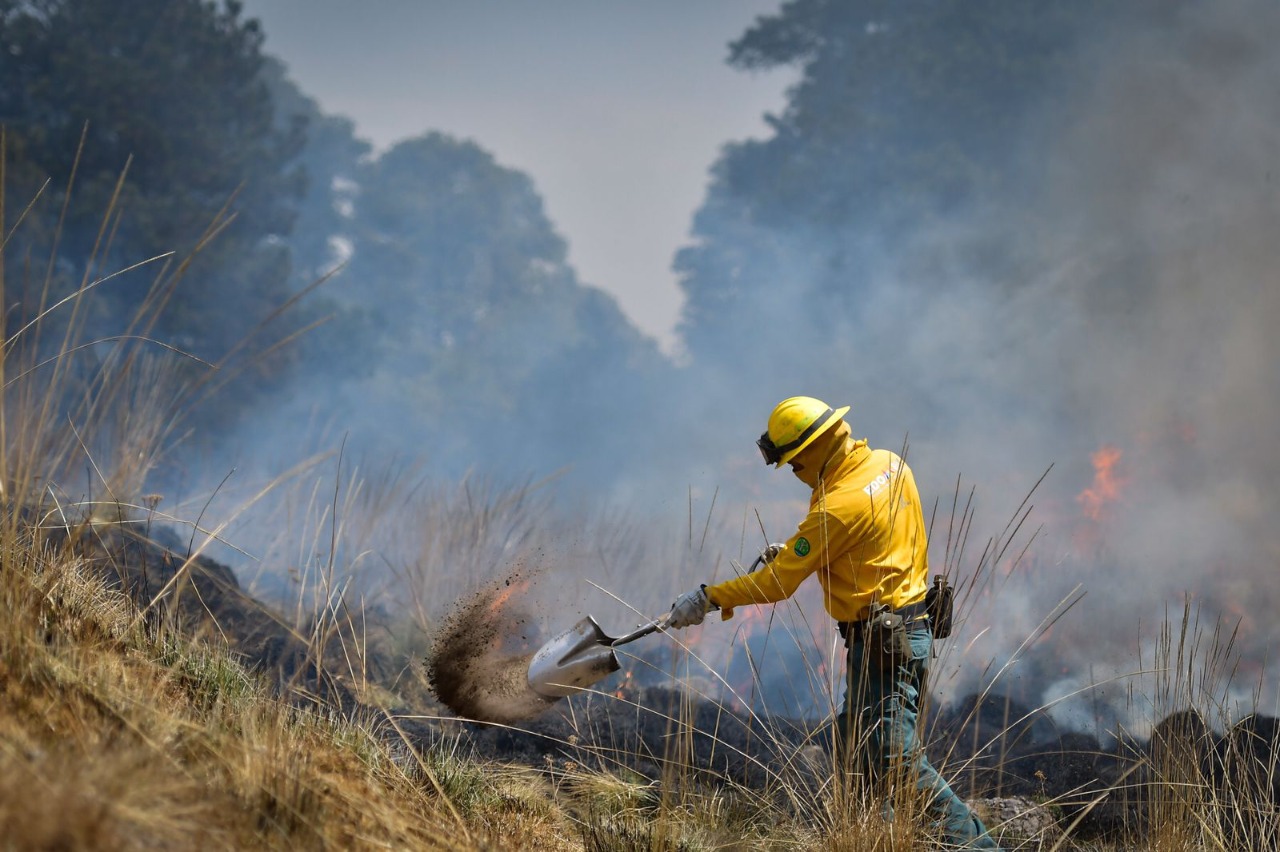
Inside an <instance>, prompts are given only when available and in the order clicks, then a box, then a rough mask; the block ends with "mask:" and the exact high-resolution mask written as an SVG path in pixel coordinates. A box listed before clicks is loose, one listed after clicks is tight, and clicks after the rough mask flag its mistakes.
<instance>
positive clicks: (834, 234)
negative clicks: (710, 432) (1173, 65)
mask: <svg viewBox="0 0 1280 852" xmlns="http://www.w3.org/2000/svg"><path fill="white" fill-rule="evenodd" d="M1121 14H1123V13H1122V12H1118V11H1111V10H1107V9H1104V8H1103V6H1101V5H1099V4H1097V3H1092V2H1083V3H1082V2H1051V3H1037V4H1035V5H1034V6H1032V5H1013V6H1011V5H1009V4H1002V3H998V2H993V1H988V0H982V2H972V3H932V2H913V1H909V2H881V0H862V2H857V3H837V2H831V0H792V2H790V3H787V4H785V5H784V6H783V7H782V9H781V10H780V11H779V12H778V13H777V14H776V15H772V16H765V17H762V18H760V19H758V20H757V21H756V23H755V24H754V25H753V26H752V27H751V28H750V29H749V30H748V31H747V32H746V33H745V34H743V35H742V37H741V38H739V39H738V40H737V41H735V42H733V44H732V45H730V49H729V61H730V63H731V64H733V65H734V66H736V67H738V68H741V69H744V70H752V71H755V70H761V69H771V68H776V67H780V66H788V65H794V66H798V67H799V68H800V74H801V76H800V80H799V82H798V83H797V84H796V85H795V86H794V87H793V88H792V89H791V91H790V93H789V96H788V101H787V106H786V109H785V110H784V111H783V113H782V114H781V115H780V116H774V117H770V119H769V120H770V125H771V127H772V129H773V134H772V135H771V136H770V137H769V138H768V139H767V140H764V141H748V142H744V143H739V144H735V145H730V146H728V147H727V148H726V149H725V152H724V154H723V155H722V156H721V158H720V160H719V161H718V162H717V163H716V165H715V167H714V169H713V173H712V178H713V179H712V185H711V188H710V191H709V193H708V196H707V200H706V202H705V203H704V206H703V208H702V209H701V210H700V211H699V213H698V214H697V216H696V219H695V224H694V244H693V245H692V246H690V247H688V248H687V249H685V250H683V251H682V252H681V253H680V255H679V256H678V258H677V261H676V268H677V271H678V272H679V273H680V275H681V277H682V286H683V288H684V291H685V293H686V296H687V303H686V308H685V311H684V316H683V318H682V326H681V328H682V332H683V334H684V336H685V339H686V342H687V344H688V346H689V348H690V350H691V351H692V352H693V353H694V354H695V356H696V357H698V358H701V359H708V360H715V359H718V358H720V357H723V355H724V354H725V353H732V352H734V346H733V340H732V338H733V337H734V335H737V334H740V329H741V328H743V327H744V326H748V325H750V324H752V323H758V318H759V316H761V315H766V316H777V315H780V314H783V313H785V312H786V310H787V308H788V306H801V305H821V306H822V307H821V310H818V311H815V312H813V313H812V315H807V316H805V317H804V321H805V323H806V326H805V327H806V330H807V331H809V332H811V333H813V334H816V335H817V336H819V337H821V336H823V335H830V334H833V333H836V332H837V330H838V329H840V327H841V325H842V324H843V323H844V321H845V320H847V319H848V318H850V317H852V316H855V315H856V313H857V310H858V308H857V306H858V305H859V303H860V300H861V298H862V297H863V296H864V295H865V292H866V283H865V276H866V274H867V269H868V268H869V266H870V264H869V263H868V258H869V257H871V256H875V255H878V254H879V253H881V251H882V249H881V248H880V246H881V245H882V244H883V243H886V242H889V243H892V242H895V241H898V240H900V239H901V237H902V236H903V235H904V234H906V233H909V232H911V231H913V230H916V229H919V228H922V227H924V226H927V225H929V224H931V223H936V222H940V221H945V220H946V219H947V218H948V217H952V216H954V215H955V213H956V211H958V210H962V209H965V208H966V207H968V206H971V205H974V204H976V203H978V202H979V201H981V200H982V199H983V198H986V197H991V196H994V195H998V194H1000V193H1007V192H1010V191H1016V189H1017V176H1018V175H1020V174H1021V173H1022V172H1021V170H1020V166H1021V162H1020V161H1019V159H1018V157H1017V156H1016V155H1017V153H1018V152H1019V151H1021V150H1025V149H1024V148H1023V147H1022V146H1024V145H1025V142H1026V136H1025V133H1024V132H1023V131H1024V129H1025V126H1026V124H1027V118H1028V115H1029V113H1031V112H1033V111H1036V110H1041V109H1044V108H1046V105H1048V104H1051V103H1052V102H1053V99H1054V97H1055V93H1056V92H1057V90H1058V87H1059V85H1060V84H1061V77H1062V72H1063V69H1064V68H1065V67H1067V65H1068V63H1070V62H1072V61H1074V60H1075V58H1076V53H1075V49H1076V46H1077V41H1078V38H1079V36H1080V34H1081V33H1082V32H1087V31H1091V30H1096V29H1097V28H1098V27H1101V26H1103V25H1104V23H1105V22H1106V21H1107V19H1108V16H1110V17H1112V18H1114V17H1116V16H1118V15H1121ZM784 282H785V286H784ZM845 330H847V325H846V326H845ZM730 357H731V358H736V357H737V356H736V354H733V355H731V356H730Z"/></svg>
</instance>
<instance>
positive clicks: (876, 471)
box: [707, 439, 929, 621]
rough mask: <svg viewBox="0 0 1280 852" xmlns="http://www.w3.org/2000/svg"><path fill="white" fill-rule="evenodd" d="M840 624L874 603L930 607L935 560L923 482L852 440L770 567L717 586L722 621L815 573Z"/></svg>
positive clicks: (780, 596)
mask: <svg viewBox="0 0 1280 852" xmlns="http://www.w3.org/2000/svg"><path fill="white" fill-rule="evenodd" d="M815 572H816V573H817V575H818V582H820V583H821V584H822V591H823V603H824V605H825V606H826V609H827V612H829V613H830V614H831V616H832V617H833V618H835V619H836V620H837V621H860V620H862V619H865V618H866V617H867V616H868V615H869V608H870V605H871V603H872V602H873V601H879V602H880V603H883V604H885V605H887V606H889V607H890V608H892V609H898V608H899V607H903V606H907V605H909V604H913V603H916V602H917V601H921V600H924V596H925V592H926V590H927V587H928V578H929V554H928V545H927V542H926V533H925V525H924V513H923V512H922V511H921V508H920V494H919V492H918V491H917V490H916V482H915V477H913V476H912V475H911V469H910V468H909V467H907V464H906V462H904V461H903V460H902V459H901V458H899V457H898V456H897V455H896V454H895V453H892V452H890V451H888V450H872V449H869V448H868V447H867V442H866V441H865V440H861V441H853V440H850V439H846V440H845V441H844V442H843V446H842V447H841V448H840V449H839V450H837V451H836V454H835V455H833V456H832V458H831V459H830V460H829V461H828V462H827V464H826V467H825V469H824V470H823V473H822V476H821V478H820V479H819V480H818V482H817V486H816V487H815V488H814V489H813V496H812V498H811V499H810V501H809V514H808V515H807V516H806V517H805V519H804V520H803V521H802V522H801V523H800V528H799V529H798V530H796V533H795V535H793V536H792V537H791V538H790V540H788V541H787V546H786V549H785V550H783V551H782V552H781V553H779V554H778V555H777V557H775V558H774V560H773V561H772V562H771V563H769V565H767V566H765V567H764V568H762V569H760V570H759V571H756V572H755V573H753V574H747V575H745V576H742V577H737V578H735V579H732V580H726V581H725V582H723V583H717V584H716V585H714V586H708V587H707V597H708V598H709V599H710V601H711V602H712V603H713V604H715V605H717V606H719V607H720V610H721V617H722V618H731V617H732V616H733V608H734V607H736V606H742V605H744V604H763V603H776V602H777V601H780V600H785V599H786V598H789V597H791V595H792V594H793V593H794V592H795V590H796V589H797V588H798V587H799V586H800V583H801V582H803V581H804V579H805V578H806V577H808V576H809V575H810V574H813V573H815Z"/></svg>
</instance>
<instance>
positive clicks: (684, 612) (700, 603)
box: [667, 586, 711, 630]
mask: <svg viewBox="0 0 1280 852" xmlns="http://www.w3.org/2000/svg"><path fill="white" fill-rule="evenodd" d="M710 611H711V600H710V599H709V598H708V597H707V588H706V586H699V587H698V588H696V589H694V590H693V591H692V592H685V593H684V594H683V595H681V596H680V597H678V598H676V602H675V603H673V604H672V605H671V614H670V615H668V616H667V626H668V627H673V628H675V629H676V630H680V629H682V628H685V627H692V626H693V625H695V624H701V623H702V619H704V618H706V617H707V613H708V612H710Z"/></svg>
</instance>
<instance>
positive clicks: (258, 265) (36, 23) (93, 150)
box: [0, 0, 305, 411]
mask: <svg viewBox="0 0 1280 852" xmlns="http://www.w3.org/2000/svg"><path fill="white" fill-rule="evenodd" d="M240 12H241V8H240V5H239V4H238V3H235V2H231V0H228V1H227V2H225V3H222V4H216V3H213V2H198V0H137V2H130V3H125V4H121V3H115V2H110V0H31V2H15V1H14V0H6V2H4V4H3V6H0V79H4V80H5V85H4V88H3V90H2V91H0V123H3V124H4V126H5V127H6V132H7V136H8V141H9V155H10V158H11V161H12V162H13V172H12V173H13V174H14V175H15V179H20V184H21V186H20V188H19V189H20V192H19V194H17V195H15V194H14V191H13V190H14V187H12V186H11V187H10V193H9V194H8V195H7V202H8V204H9V206H10V221H12V215H13V213H12V211H13V209H14V208H15V207H16V205H19V204H22V203H25V202H26V200H28V199H29V197H30V195H25V197H24V195H23V193H24V192H25V193H29V192H31V191H33V187H34V186H36V185H38V183H39V182H40V181H42V180H43V179H44V178H45V177H48V178H49V179H50V181H51V184H50V186H51V190H50V191H49V192H47V193H46V196H45V198H44V200H43V203H42V204H41V206H40V207H39V209H38V210H37V211H36V213H37V217H41V218H42V220H43V221H42V222H41V223H33V227H34V228H36V229H37V230H39V231H40V232H41V233H43V234H44V236H45V244H46V246H52V243H53V240H52V237H51V234H52V232H53V230H54V227H55V226H54V223H56V222H57V221H58V214H59V210H60V207H61V205H62V203H63V201H64V200H65V198H66V187H67V186H68V185H69V184H71V183H72V175H73V174H74V186H73V188H72V189H71V192H70V206H69V207H68V210H67V217H66V219H65V221H64V222H63V223H62V225H61V228H60V232H59V236H58V243H57V267H58V268H59V269H61V270H64V272H65V275H63V276H62V277H63V279H65V280H62V281H60V282H58V283H59V285H60V286H62V287H63V288H66V287H69V286H74V285H75V284H77V283H78V282H79V280H80V279H81V278H82V276H84V275H85V274H86V273H87V272H92V274H100V273H102V272H112V271H115V270H118V269H120V268H123V267H125V266H128V265H130V264H132V263H136V262H138V261H139V260H142V259H145V258H147V257H151V256H154V255H158V254H162V253H164V252H170V251H172V252H176V253H177V256H178V257H184V256H189V255H191V253H192V252H193V250H194V249H195V247H196V245H197V243H198V242H199V241H200V239H201V236H202V235H203V234H205V232H206V231H207V230H208V229H209V228H210V226H211V224H212V223H213V222H214V221H215V219H217V217H218V216H219V213H220V211H224V210H225V213H226V214H228V215H229V217H231V218H230V221H229V224H226V226H225V227H224V228H223V229H222V231H221V233H219V234H218V236H217V237H216V239H214V240H213V241H212V242H210V243H209V244H208V245H207V246H205V247H204V248H202V249H201V250H200V251H199V253H198V254H197V255H196V256H195V258H194V260H193V262H192V263H191V265H190V267H189V269H188V271H187V272H186V274H185V276H184V278H183V280H182V281H181V283H180V285H179V286H178V288H177V289H176V290H175V292H174V293H173V294H172V296H171V297H170V299H169V303H168V306H167V308H166V310H165V311H164V312H163V313H162V314H161V316H160V318H159V321H158V324H157V326H156V328H155V333H156V334H157V335H158V336H160V337H162V338H164V339H165V340H167V341H168V342H170V343H172V344H175V345H177V346H179V347H181V348H184V349H186V350H189V351H190V352H192V353H193V354H196V355H198V356H200V357H202V358H205V359H209V360H213V361H216V360H218V359H220V358H222V357H223V356H224V355H225V354H226V353H227V352H229V351H231V350H232V349H233V348H235V347H236V346H237V345H238V344H240V343H241V342H242V341H243V340H244V338H245V336H246V335H248V334H250V332H252V331H253V330H254V328H255V326H257V324H258V323H260V322H262V321H263V320H264V319H266V318H267V317H268V316H269V315H270V314H271V312H272V311H274V310H276V309H277V308H279V307H280V306H281V305H282V304H283V303H284V302H285V301H286V300H287V299H288V297H289V295H290V291H289V284H288V282H289V271H290V269H289V253H288V250H287V247H286V246H285V245H283V243H282V240H283V238H284V237H286V236H287V235H288V234H289V231H290V228H291V226H292V222H293V217H294V210H295V205H296V203H297V200H298V198H299V196H300V194H301V191H302V183H301V174H300V172H299V171H298V169H296V168H295V167H293V166H292V165H291V163H292V161H293V160H294V158H295V157H296V156H297V154H298V152H299V151H300V149H301V145H302V142H303V139H304V132H305V129H304V127H303V125H302V124H301V123H291V124H289V125H287V126H281V125H280V124H278V123H277V121H276V115H275V111H274V107H273V103H272V99H271V95H270V92H269V91H268V88H267V85H266V83H265V82H264V80H263V78H262V67H263V56H262V53H261V46H262V38H263V36H262V32H261V30H260V28H259V26H258V24H257V22H256V21H253V20H244V19H242V18H241V17H240ZM82 134H84V139H83V145H81V136H82ZM121 174H125V181H124V183H123V185H122V189H121V194H120V197H119V200H118V202H117V204H116V206H115V208H114V211H115V212H116V213H118V218H117V219H116V220H114V221H113V222H111V224H110V226H109V229H108V233H109V236H110V237H111V239H110V242H109V245H110V251H109V252H108V253H106V254H105V255H103V254H101V253H99V256H98V257H97V258H96V263H95V258H94V246H95V244H96V243H97V240H98V235H99V231H100V227H101V223H102V221H103V217H104V215H105V214H106V213H107V211H108V208H109V207H110V206H111V204H110V203H111V199H112V196H113V193H114V192H115V188H116V183H117V180H118V179H119V177H120V175H121ZM223 221H224V223H225V222H226V221H227V219H225V218H224V220H223ZM15 254H16V253H11V254H10V256H11V257H13V256H14V255H15ZM91 263H94V269H93V270H92V271H90V270H89V266H90V264H91ZM17 274H18V273H17V271H16V270H15V271H14V274H13V275H11V279H10V280H11V281H12V280H16V276H17ZM154 279H155V269H154V268H152V269H149V270H143V271H140V272H137V273H132V274H129V275H126V276H122V277H121V278H119V279H117V280H113V281H112V282H110V284H109V285H107V286H104V287H103V288H101V290H100V292H99V293H97V294H95V296H94V305H95V308H96V310H97V312H98V313H97V321H98V325H97V327H96V328H95V329H94V332H95V333H104V332H115V331H117V330H119V329H121V328H123V327H124V326H126V325H127V324H128V322H129V320H130V319H131V318H132V317H133V315H134V313H135V312H136V311H137V310H138V308H139V306H140V305H141V304H142V302H143V300H144V298H145V297H146V295H147V292H148V291H149V290H150V288H151V287H152V284H153V282H154ZM40 283H41V282H39V281H37V282H35V284H36V285H37V289H38V286H39V284H40ZM303 321H304V320H303V319H302V318H298V319H296V320H295V324H297V323H301V322H303ZM288 331H289V325H288V320H287V319H286V320H285V321H284V322H283V324H282V325H281V327H280V328H279V329H278V331H276V332H275V334H276V335H277V336H283V335H284V334H287V333H288ZM264 345H265V343H259V345H258V346H257V347H254V346H250V347H248V348H247V349H246V350H244V351H245V352H246V354H248V355H252V354H253V353H254V352H255V351H257V350H258V349H261V348H262V346H264ZM259 367H260V370H259V375H260V383H263V382H266V383H269V382H270V381H271V379H270V376H271V375H274V374H277V373H278V372H279V371H280V370H282V369H283V368H284V364H283V363H282V362H281V361H280V360H279V359H277V360H275V361H272V362H264V363H261V364H259ZM229 409H230V406H224V407H223V408H222V410H224V411H226V410H229Z"/></svg>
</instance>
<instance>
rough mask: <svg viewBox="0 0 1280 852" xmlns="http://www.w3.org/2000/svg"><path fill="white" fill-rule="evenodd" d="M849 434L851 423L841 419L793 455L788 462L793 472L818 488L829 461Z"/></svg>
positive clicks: (811, 485) (806, 483)
mask: <svg viewBox="0 0 1280 852" xmlns="http://www.w3.org/2000/svg"><path fill="white" fill-rule="evenodd" d="M849 435H850V430H849V424H848V423H846V422H844V421H843V420H841V421H840V423H839V425H837V426H836V427H835V428H834V429H830V430H828V431H827V432H824V433H823V434H821V435H819V436H818V437H817V439H816V440H815V441H814V442H813V443H812V444H810V445H809V446H807V447H805V448H804V449H803V450H801V451H800V452H798V453H796V454H795V455H794V456H792V458H791V461H789V462H787V464H789V465H790V466H791V472H792V473H794V474H795V475H796V478H797V479H799V480H800V481H801V482H803V483H804V484H805V485H807V486H809V487H810V488H817V487H818V480H820V479H821V478H822V471H823V469H824V468H825V467H826V464H827V461H828V460H830V458H831V457H832V456H833V455H835V453H836V451H837V450H838V449H840V447H842V446H844V442H845V439H846V438H848V437H849Z"/></svg>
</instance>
